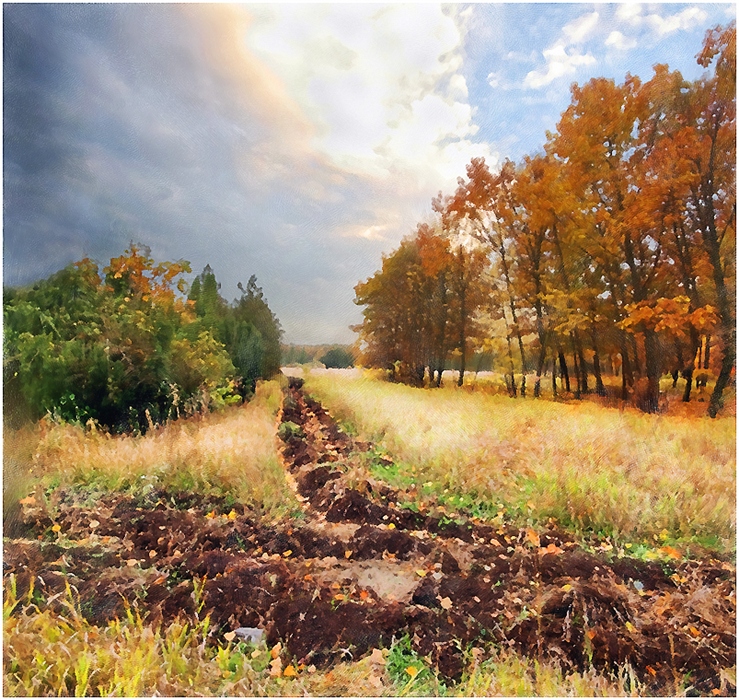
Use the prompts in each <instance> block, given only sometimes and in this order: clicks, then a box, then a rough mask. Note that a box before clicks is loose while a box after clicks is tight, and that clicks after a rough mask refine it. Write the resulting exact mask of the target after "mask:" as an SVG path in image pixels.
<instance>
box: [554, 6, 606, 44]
mask: <svg viewBox="0 0 739 700" xmlns="http://www.w3.org/2000/svg"><path fill="white" fill-rule="evenodd" d="M599 17H600V15H599V14H598V13H597V12H591V13H590V14H588V15H582V16H581V17H578V18H577V19H576V20H574V21H572V22H570V23H569V24H567V25H565V26H564V27H562V34H564V35H565V36H566V37H567V40H568V43H571V44H582V43H583V42H584V41H585V39H587V38H588V36H590V34H592V32H593V30H594V29H595V28H596V26H597V25H598V18H599Z"/></svg>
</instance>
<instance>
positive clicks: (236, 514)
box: [228, 509, 239, 520]
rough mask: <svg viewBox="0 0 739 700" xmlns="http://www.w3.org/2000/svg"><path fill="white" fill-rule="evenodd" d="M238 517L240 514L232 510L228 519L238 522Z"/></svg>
mask: <svg viewBox="0 0 739 700" xmlns="http://www.w3.org/2000/svg"><path fill="white" fill-rule="evenodd" d="M238 517H239V515H238V513H237V512H236V511H235V510H233V509H231V512H230V513H229V514H228V519H229V520H236V518H238Z"/></svg>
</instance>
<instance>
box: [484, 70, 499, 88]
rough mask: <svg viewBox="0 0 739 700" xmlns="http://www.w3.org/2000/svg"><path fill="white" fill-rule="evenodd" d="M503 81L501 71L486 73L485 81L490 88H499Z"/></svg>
mask: <svg viewBox="0 0 739 700" xmlns="http://www.w3.org/2000/svg"><path fill="white" fill-rule="evenodd" d="M502 79H503V71H500V70H499V71H492V72H491V73H488V77H487V81H488V85H489V86H490V87H491V88H497V87H500V84H501V82H502Z"/></svg>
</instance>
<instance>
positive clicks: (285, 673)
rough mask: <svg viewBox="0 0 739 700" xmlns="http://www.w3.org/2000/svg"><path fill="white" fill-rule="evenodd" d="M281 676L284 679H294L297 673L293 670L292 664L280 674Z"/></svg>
mask: <svg viewBox="0 0 739 700" xmlns="http://www.w3.org/2000/svg"><path fill="white" fill-rule="evenodd" d="M282 675H283V676H285V678H295V676H297V675H298V672H297V671H296V670H295V667H294V666H293V665H292V664H290V665H289V666H287V667H286V668H285V670H284V671H283V672H282Z"/></svg>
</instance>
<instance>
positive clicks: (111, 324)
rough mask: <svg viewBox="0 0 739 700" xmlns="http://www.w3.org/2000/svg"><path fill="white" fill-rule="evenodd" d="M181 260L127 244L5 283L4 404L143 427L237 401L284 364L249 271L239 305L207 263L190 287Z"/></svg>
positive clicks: (35, 413) (275, 325)
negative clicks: (21, 283) (22, 283)
mask: <svg viewBox="0 0 739 700" xmlns="http://www.w3.org/2000/svg"><path fill="white" fill-rule="evenodd" d="M189 272H190V265H189V263H187V262H185V261H179V262H175V263H172V262H163V263H157V262H156V261H155V260H154V259H153V258H152V257H151V255H150V252H149V250H148V249H147V248H146V247H143V246H139V245H134V244H132V245H131V247H130V248H129V249H128V250H127V251H125V253H124V254H123V255H121V256H119V257H115V258H113V259H111V261H110V263H109V264H108V265H107V266H106V267H104V268H103V269H102V270H100V269H99V267H98V265H97V264H96V263H94V262H93V261H91V260H89V259H84V260H81V261H79V262H77V263H75V264H73V265H69V266H68V267H66V268H64V269H63V270H60V271H59V272H57V273H56V274H54V275H52V276H50V277H49V278H47V279H45V280H42V281H40V282H38V283H36V284H34V285H32V286H29V287H26V288H20V289H12V288H11V289H5V292H4V298H5V299H4V301H5V303H4V319H5V336H4V362H3V370H4V380H5V388H6V408H7V409H9V410H11V411H12V410H13V409H20V408H21V405H22V406H23V407H24V408H25V411H24V412H25V413H26V414H27V415H28V416H29V417H31V418H39V417H41V416H43V415H44V414H47V413H49V414H52V415H54V416H57V417H59V418H61V419H64V420H71V421H80V422H87V421H88V420H90V419H93V420H95V421H97V422H99V423H100V424H102V425H105V426H108V427H111V428H113V429H115V430H129V429H131V428H133V429H137V430H146V429H147V428H148V427H149V426H151V425H153V424H155V423H158V422H160V421H163V420H166V419H168V418H172V417H176V416H179V415H183V414H189V413H192V412H195V411H200V410H206V409H210V408H214V407H218V406H221V405H224V404H225V403H233V402H236V401H240V400H241V397H242V396H244V395H246V394H247V393H248V390H249V388H250V387H251V385H252V384H253V382H254V381H255V380H256V379H257V378H259V377H268V376H271V375H272V374H274V373H275V372H276V371H277V370H278V369H279V347H280V345H279V340H280V334H281V330H280V327H279V322H278V321H277V319H276V318H275V317H274V315H273V314H272V312H271V311H270V310H269V307H268V306H267V303H266V301H265V300H264V298H263V295H262V291H261V290H260V289H259V288H258V287H257V286H256V280H255V278H253V277H252V278H251V279H250V280H249V285H248V288H247V290H246V291H245V292H244V293H243V294H242V297H241V299H239V300H236V301H235V302H234V304H232V305H229V304H227V303H226V302H225V301H224V300H223V299H222V298H221V297H220V295H219V292H218V289H219V285H218V283H217V282H216V279H215V275H214V274H213V272H212V270H211V269H210V267H206V269H205V270H204V271H203V273H202V274H201V275H199V276H198V277H196V278H195V280H194V282H193V284H192V285H191V287H190V293H189V296H187V297H186V296H185V293H186V292H187V283H186V280H185V275H186V274H187V273H189Z"/></svg>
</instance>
